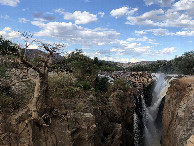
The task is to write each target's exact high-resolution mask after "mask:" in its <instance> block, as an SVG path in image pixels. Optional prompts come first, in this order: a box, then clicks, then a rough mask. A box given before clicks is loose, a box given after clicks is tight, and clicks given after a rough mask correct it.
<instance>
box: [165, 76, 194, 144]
mask: <svg viewBox="0 0 194 146" xmlns="http://www.w3.org/2000/svg"><path fill="white" fill-rule="evenodd" d="M193 145H194V76H190V77H183V78H180V79H176V80H173V81H172V82H171V86H170V87H169V89H168V92H167V95H166V99H165V104H164V109H163V118H162V146H193Z"/></svg>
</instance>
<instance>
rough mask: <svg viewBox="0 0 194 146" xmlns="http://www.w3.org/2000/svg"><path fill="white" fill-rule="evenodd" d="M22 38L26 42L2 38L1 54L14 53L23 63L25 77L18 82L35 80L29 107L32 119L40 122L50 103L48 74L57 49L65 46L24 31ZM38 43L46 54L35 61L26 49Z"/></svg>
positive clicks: (22, 73) (0, 42) (21, 70)
mask: <svg viewBox="0 0 194 146" xmlns="http://www.w3.org/2000/svg"><path fill="white" fill-rule="evenodd" d="M22 38H23V40H24V44H22V45H21V44H14V43H12V42H11V41H9V40H6V39H3V38H2V37H1V38H0V54H1V55H7V54H12V55H14V56H16V58H17V61H18V62H19V63H20V64H21V66H22V67H20V72H21V75H22V76H25V78H24V79H22V78H21V79H20V81H18V82H25V81H29V80H30V81H33V82H34V83H35V88H34V94H33V97H32V98H31V100H30V101H29V103H28V108H29V109H30V111H31V119H33V120H35V121H37V122H39V123H40V120H41V117H43V115H44V112H45V109H46V108H47V106H48V105H47V104H48V98H49V97H48V74H49V72H50V71H51V65H52V61H53V57H54V55H55V54H57V51H58V50H59V49H60V48H61V47H63V45H62V44H57V43H55V44H53V45H50V44H46V43H43V42H40V41H38V40H36V39H33V37H32V35H31V34H28V33H23V34H22ZM34 43H35V44H37V45H38V46H39V48H40V49H43V50H44V52H45V53H44V55H41V54H39V55H38V56H37V57H36V60H37V62H36V63H34V62H33V61H32V60H33V59H30V58H28V56H26V50H27V49H29V47H30V46H31V45H32V44H34Z"/></svg>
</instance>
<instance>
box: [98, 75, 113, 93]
mask: <svg viewBox="0 0 194 146" xmlns="http://www.w3.org/2000/svg"><path fill="white" fill-rule="evenodd" d="M109 86H110V83H109V82H108V79H107V78H106V77H103V78H99V77H97V78H96V80H95V91H96V92H97V93H98V92H107V90H108V87H109Z"/></svg>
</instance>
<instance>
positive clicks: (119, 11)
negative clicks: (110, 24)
mask: <svg viewBox="0 0 194 146" xmlns="http://www.w3.org/2000/svg"><path fill="white" fill-rule="evenodd" d="M128 11H129V8H128V7H122V8H119V9H114V10H112V11H111V12H110V14H111V16H113V17H115V18H119V17H121V16H123V15H125V14H126V13H127V12H128Z"/></svg>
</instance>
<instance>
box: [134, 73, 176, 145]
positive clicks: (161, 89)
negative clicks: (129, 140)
mask: <svg viewBox="0 0 194 146" xmlns="http://www.w3.org/2000/svg"><path fill="white" fill-rule="evenodd" d="M153 79H154V80H155V84H154V89H153V92H152V96H153V98H152V103H151V106H150V107H147V106H146V104H145V100H144V96H143V95H141V96H140V97H138V101H139V100H140V101H141V103H140V102H138V103H137V104H141V105H139V110H140V113H141V115H137V114H136V113H137V112H135V113H134V136H135V138H134V141H135V143H134V144H135V146H142V145H143V146H160V145H161V144H160V139H161V130H160V127H157V125H156V118H157V115H158V111H159V106H160V104H161V101H162V99H163V98H164V97H165V95H166V93H167V91H168V87H169V86H170V81H171V80H173V79H174V77H173V76H168V77H167V76H166V75H165V74H154V75H153ZM138 116H139V117H142V121H141V120H140V119H139V117H138ZM140 124H141V125H143V126H138V125H140ZM142 127H143V133H142V135H141V134H140V132H139V131H140V130H139V129H138V130H139V131H138V130H137V128H142ZM138 140H143V142H142V143H143V144H142V143H140V142H138Z"/></svg>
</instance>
